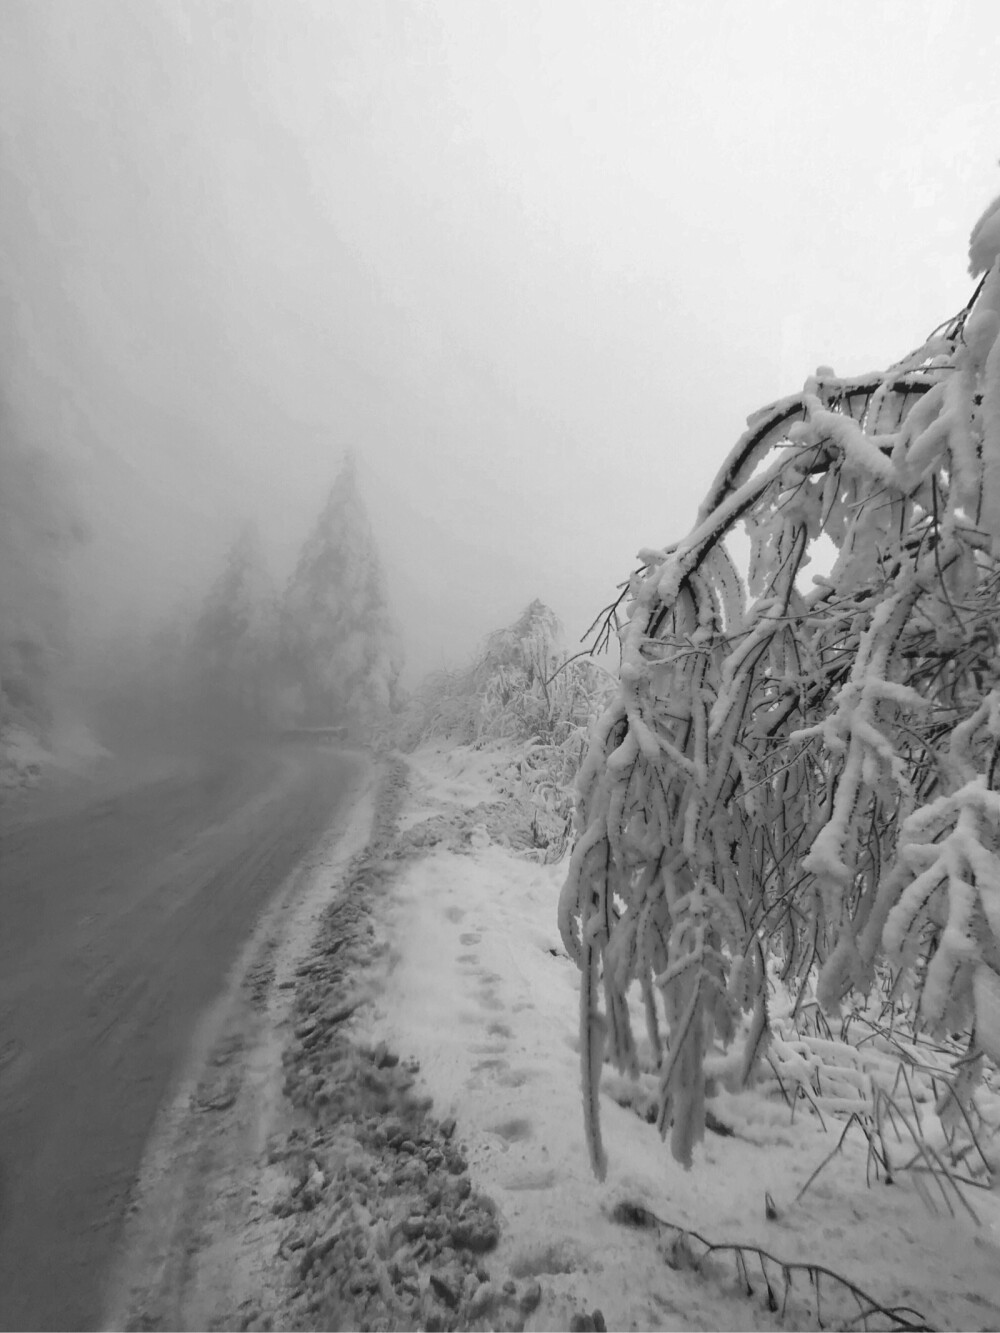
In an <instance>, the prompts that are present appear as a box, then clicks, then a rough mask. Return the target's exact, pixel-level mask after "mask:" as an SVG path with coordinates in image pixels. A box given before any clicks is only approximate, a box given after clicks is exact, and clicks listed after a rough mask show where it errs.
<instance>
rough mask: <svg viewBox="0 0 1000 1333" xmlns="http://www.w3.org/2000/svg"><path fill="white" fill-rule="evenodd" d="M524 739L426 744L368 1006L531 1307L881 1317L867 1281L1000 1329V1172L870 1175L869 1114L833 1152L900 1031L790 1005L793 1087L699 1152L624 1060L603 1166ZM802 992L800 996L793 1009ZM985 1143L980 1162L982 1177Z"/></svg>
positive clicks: (572, 981) (917, 1091)
mask: <svg viewBox="0 0 1000 1333" xmlns="http://www.w3.org/2000/svg"><path fill="white" fill-rule="evenodd" d="M509 761H510V756H509V755H505V754H504V752H503V751H502V750H497V749H495V748H494V749H484V750H478V749H475V748H470V747H464V746H459V747H449V746H447V745H444V744H440V743H439V744H435V745H427V746H424V747H422V748H420V749H419V750H417V751H415V752H414V753H413V754H411V755H410V756H408V757H407V760H406V763H407V769H408V775H409V783H408V793H407V796H406V799H405V802H404V805H403V807H402V810H401V812H400V815H399V818H398V825H397V827H398V828H399V839H398V845H397V851H396V855H397V857H398V858H400V859H401V861H402V864H401V866H400V869H399V871H398V873H397V874H396V875H395V876H394V879H393V884H392V888H391V890H390V892H388V893H387V894H386V895H384V896H383V897H382V898H381V899H380V901H379V906H378V907H377V908H376V911H375V919H376V922H377V929H378V931H379V933H380V934H382V935H383V936H384V942H385V951H384V954H383V956H382V959H381V963H380V967H381V969H382V971H383V972H384V976H382V977H381V979H380V982H379V985H378V988H377V998H376V1000H375V1002H374V1005H373V1006H370V1007H367V1008H366V1010H365V1011H364V1013H363V1015H361V1016H359V1019H358V1021H359V1022H360V1023H361V1024H362V1031H361V1032H359V1036H362V1037H363V1038H364V1040H365V1041H366V1042H367V1043H368V1044H369V1046H377V1043H378V1042H380V1041H383V1042H385V1043H387V1044H388V1045H389V1046H391V1048H392V1050H393V1051H396V1052H399V1053H400V1054H401V1055H402V1057H403V1058H404V1059H407V1060H409V1061H411V1063H412V1067H413V1068H414V1069H419V1074H418V1076H417V1087H418V1088H419V1089H423V1090H425V1091H426V1093H427V1094H428V1095H429V1096H431V1097H432V1098H433V1105H434V1112H435V1115H436V1116H437V1117H439V1118H441V1117H446V1118H448V1120H449V1121H450V1118H451V1117H453V1118H454V1120H455V1121H456V1124H457V1129H456V1131H455V1132H456V1136H457V1138H460V1139H461V1142H462V1143H463V1145H464V1151H465V1154H466V1156H467V1158H468V1163H469V1174H470V1177H471V1181H472V1188H473V1189H474V1190H475V1191H477V1192H479V1193H481V1194H482V1195H483V1196H484V1197H486V1198H488V1199H490V1200H492V1201H493V1204H494V1205H495V1210H496V1220H497V1223H498V1228H499V1240H498V1243H497V1246H496V1249H495V1251H494V1252H493V1253H492V1254H491V1255H490V1256H489V1263H490V1268H491V1269H492V1270H494V1272H495V1273H497V1274H499V1275H508V1276H509V1278H510V1279H512V1280H513V1281H514V1282H516V1283H521V1284H524V1283H526V1282H532V1283H533V1282H535V1281H537V1283H538V1286H539V1288H540V1299H539V1300H538V1303H537V1305H536V1306H535V1308H534V1309H533V1310H532V1311H530V1312H528V1313H527V1315H526V1317H525V1324H524V1326H525V1327H527V1328H529V1329H548V1328H569V1327H571V1326H575V1327H577V1328H592V1327H598V1328H599V1327H601V1326H602V1323H606V1325H607V1327H608V1328H621V1329H631V1328H636V1329H683V1328H705V1329H723V1328H780V1327H786V1328H788V1327H794V1328H806V1327H818V1326H819V1321H820V1319H822V1322H823V1325H824V1326H826V1327H859V1328H860V1327H864V1322H863V1319H862V1311H863V1310H865V1309H866V1308H867V1301H866V1299H865V1297H866V1296H867V1297H871V1298H872V1300H873V1301H874V1302H877V1303H878V1304H879V1305H881V1306H884V1307H892V1308H893V1309H894V1310H895V1311H896V1313H897V1316H898V1319H899V1322H898V1323H896V1324H894V1323H893V1321H892V1320H891V1319H889V1318H887V1317H886V1316H885V1314H884V1313H879V1312H876V1313H875V1314H874V1315H871V1317H870V1320H869V1326H870V1327H873V1328H877V1327H892V1326H906V1322H907V1321H908V1322H909V1324H910V1326H924V1325H925V1324H926V1325H927V1326H931V1327H938V1328H969V1329H972V1328H997V1327H1000V1197H998V1194H997V1192H996V1190H993V1191H990V1190H989V1189H987V1188H973V1187H968V1188H965V1189H963V1195H964V1198H965V1199H966V1201H967V1203H968V1205H969V1207H967V1206H966V1204H965V1203H963V1202H962V1200H961V1199H959V1198H957V1197H956V1193H955V1188H954V1186H953V1185H951V1184H949V1183H948V1182H947V1181H945V1182H944V1183H943V1184H942V1183H941V1178H940V1174H937V1175H935V1174H933V1173H931V1172H923V1173H921V1172H919V1171H918V1170H916V1169H910V1170H903V1169H899V1170H897V1171H895V1172H894V1175H893V1183H892V1184H891V1185H887V1184H886V1183H885V1182H884V1179H883V1178H882V1173H879V1178H878V1179H877V1180H876V1179H875V1178H874V1176H873V1178H872V1181H871V1184H870V1185H867V1184H866V1169H867V1168H870V1167H871V1164H872V1163H871V1158H870V1154H869V1146H868V1140H867V1139H866V1137H865V1135H864V1133H863V1132H862V1128H861V1125H860V1124H857V1123H854V1124H852V1125H851V1126H850V1128H849V1129H848V1131H847V1133H846V1135H845V1137H844V1140H843V1146H842V1149H841V1151H840V1152H839V1153H836V1154H835V1155H833V1156H832V1158H830V1160H829V1161H828V1162H827V1164H826V1165H825V1166H822V1164H823V1163H824V1161H825V1160H826V1159H827V1158H828V1157H830V1154H831V1153H833V1151H834V1149H835V1148H836V1146H837V1143H838V1140H839V1139H840V1137H841V1135H842V1133H843V1132H844V1128H845V1125H847V1123H848V1118H849V1114H850V1111H851V1109H852V1108H853V1106H854V1105H855V1104H856V1105H857V1107H858V1109H859V1110H863V1109H864V1108H865V1106H866V1105H867V1104H866V1103H865V1102H864V1100H863V1098H864V1094H865V1089H866V1087H867V1088H868V1089H869V1091H870V1090H871V1087H872V1085H871V1084H870V1082H868V1081H867V1073H866V1069H868V1068H869V1067H870V1066H874V1067H876V1073H877V1074H878V1073H879V1071H880V1070H883V1069H884V1067H886V1066H888V1065H889V1064H891V1062H890V1061H889V1060H888V1056H887V1054H886V1053H885V1052H884V1051H883V1053H882V1054H878V1053H877V1052H875V1053H874V1054H871V1055H870V1058H867V1061H866V1059H865V1058H863V1057H862V1056H860V1055H859V1054H858V1053H857V1052H856V1051H855V1050H854V1048H853V1047H852V1046H847V1045H845V1044H843V1043H840V1042H838V1041H837V1040H836V1039H835V1038H834V1039H833V1040H832V1041H831V1040H829V1039H826V1038H823V1037H821V1036H820V1037H815V1038H814V1039H813V1040H811V1041H809V1040H800V1039H799V1038H798V1037H797V1036H796V1034H795V1033H793V1032H792V1031H791V1029H790V1028H787V1027H786V1028H785V1029H784V1040H783V1041H781V1042H779V1043H778V1044H777V1046H776V1058H775V1062H774V1069H775V1071H776V1072H777V1074H778V1075H782V1077H783V1079H784V1083H785V1092H784V1094H783V1093H782V1092H781V1090H780V1088H779V1087H778V1080H777V1077H769V1078H768V1080H767V1081H764V1082H762V1083H761V1085H760V1086H759V1087H758V1088H756V1089H752V1090H749V1091H745V1092H742V1093H739V1094H733V1093H727V1092H724V1091H721V1089H720V1090H717V1093H716V1095H715V1096H714V1097H713V1098H711V1101H710V1107H709V1110H710V1114H709V1117H708V1119H709V1124H710V1126H713V1127H714V1128H713V1129H710V1131H709V1132H708V1133H707V1134H706V1137H705V1140H704V1142H703V1143H702V1144H701V1146H700V1147H699V1149H698V1150H697V1151H696V1154H695V1164H694V1168H693V1170H691V1171H689V1172H686V1171H684V1169H683V1168H682V1167H681V1166H679V1165H678V1164H677V1163H676V1162H674V1161H673V1160H672V1158H671V1156H670V1154H669V1152H668V1150H667V1148H666V1146H665V1145H664V1144H663V1143H662V1142H661V1140H660V1138H659V1135H658V1133H657V1131H656V1128H655V1127H654V1126H653V1125H651V1124H649V1123H647V1121H646V1119H645V1109H646V1108H645V1103H644V1098H643V1092H642V1083H643V1081H644V1080H640V1083H639V1085H638V1086H635V1085H632V1084H631V1083H630V1082H629V1081H628V1080H623V1079H621V1078H620V1077H618V1076H617V1075H615V1074H614V1073H613V1071H611V1070H610V1069H606V1071H605V1076H604V1080H603V1085H602V1087H603V1095H602V1103H603V1105H602V1113H603V1117H604V1123H605V1136H606V1143H607V1145H608V1152H609V1158H610V1165H609V1169H608V1174H607V1179H606V1181H605V1182H604V1183H603V1184H600V1183H598V1182H597V1181H596V1180H595V1179H594V1177H593V1176H592V1174H591V1171H590V1166H589V1162H588V1156H587V1150H586V1146H585V1142H584V1135H583V1128H582V1115H581V1103H580V1088H579V1062H578V1038H577V1032H578V1025H579V998H578V973H577V970H576V968H575V966H574V965H573V964H572V963H571V962H570V960H569V959H568V958H567V957H566V955H565V952H564V950H563V948H562V945H561V942H560V939H559V934H558V930H557V928H556V901H557V897H558V893H559V888H560V886H561V883H562V880H563V878H564V875H565V862H561V863H558V864H554V865H553V864H544V863H543V861H542V857H541V854H540V853H539V852H532V851H531V849H530V848H526V847H525V841H526V840H525V838H524V831H523V829H521V828H520V822H521V820H522V814H521V813H519V812H518V810H517V808H516V806H515V805H513V804H511V803H510V801H509V798H508V797H507V796H505V788H504V781H503V774H504V772H506V771H508V770H509ZM780 1013H781V1005H780V996H778V997H776V1000H775V1014H776V1015H777V1017H778V1020H779V1021H778V1024H777V1026H778V1027H779V1030H780V1029H781V1023H780ZM882 1044H883V1046H884V1045H885V1043H882ZM873 1045H874V1043H873ZM859 1049H860V1048H859ZM859 1070H860V1071H861V1072H860V1073H859ZM831 1071H832V1072H831ZM845 1071H846V1072H845ZM810 1074H812V1075H813V1083H812V1085H810V1084H809V1082H808V1080H809V1077H810ZM817 1074H818V1075H819V1076H820V1079H821V1081H820V1083H819V1084H818V1085H817V1083H816V1076H817ZM653 1077H654V1074H653V1071H649V1072H648V1074H647V1075H646V1078H645V1081H646V1082H647V1084H648V1085H650V1086H651V1084H650V1083H649V1081H650V1080H651V1079H653ZM798 1077H800V1078H802V1080H803V1082H804V1085H805V1087H806V1089H807V1092H808V1090H809V1087H810V1086H812V1087H816V1086H819V1087H820V1089H821V1093H820V1094H817V1095H816V1096H815V1097H813V1096H812V1094H810V1096H809V1097H803V1098H799V1099H798V1100H797V1101H796V1102H795V1103H794V1104H795V1114H794V1117H793V1115H792V1113H791V1110H790V1108H789V1102H792V1101H793V1099H794V1088H795V1080H796V1078H798ZM824 1077H825V1079H826V1083H825V1084H824V1083H823V1082H822V1078H824ZM878 1081H879V1080H878V1079H877V1082H878ZM910 1084H911V1090H912V1091H913V1092H914V1096H913V1098H912V1099H911V1098H910V1095H909V1091H907V1089H906V1087H905V1085H904V1084H902V1083H899V1084H897V1085H895V1087H894V1105H896V1106H897V1107H899V1108H900V1109H901V1110H902V1109H903V1108H905V1112H906V1115H907V1117H908V1119H909V1121H910V1123H911V1124H913V1125H914V1126H915V1127H916V1129H917V1133H918V1134H919V1135H920V1141H921V1143H926V1144H929V1145H930V1148H927V1149H925V1150H924V1153H923V1156H922V1157H921V1158H920V1162H922V1163H924V1164H932V1162H933V1160H934V1159H933V1156H932V1153H931V1149H932V1148H933V1147H934V1145H935V1144H937V1145H938V1147H939V1148H943V1136H942V1135H941V1134H940V1126H939V1124H938V1123H937V1119H936V1116H934V1114H933V1109H932V1106H933V1104H932V1100H931V1099H930V1098H929V1096H928V1093H927V1091H926V1088H925V1087H924V1086H923V1085H922V1084H920V1082H919V1080H918V1079H916V1078H911V1079H910ZM886 1086H888V1087H893V1086H894V1085H892V1084H891V1082H890V1083H887V1085H886ZM852 1096H853V1097H856V1099H857V1100H856V1102H853V1101H852V1100H851V1098H852ZM810 1100H812V1101H814V1102H815V1103H816V1105H817V1106H818V1111H817V1109H815V1107H813V1106H811V1105H810ZM824 1107H825V1108H826V1109H825V1110H824ZM838 1108H839V1110H838ZM981 1109H982V1111H983V1115H984V1124H983V1125H982V1126H980V1132H979V1136H978V1141H979V1143H980V1145H981V1146H982V1147H983V1149H984V1151H985V1152H986V1154H987V1157H989V1155H990V1148H989V1147H988V1146H987V1145H988V1144H989V1143H990V1142H991V1141H992V1145H993V1151H994V1152H995V1151H996V1139H995V1138H994V1139H992V1140H990V1135H989V1126H990V1124H991V1123H992V1125H993V1126H996V1125H997V1123H998V1121H1000V1098H996V1097H992V1096H990V1095H989V1093H988V1092H986V1093H984V1094H983V1101H982V1105H981ZM918 1115H919V1117H920V1120H919V1122H918V1121H917V1120H916V1117H917V1116H918ZM892 1124H894V1125H895V1127H896V1130H897V1134H896V1137H895V1138H893V1136H892V1134H891V1133H890V1126H889V1122H886V1126H885V1129H886V1133H887V1134H889V1137H890V1140H891V1142H890V1144H889V1150H890V1155H891V1156H892V1157H893V1161H894V1162H895V1163H898V1164H899V1166H900V1167H903V1166H905V1165H906V1164H907V1163H908V1162H909V1161H910V1160H911V1159H912V1158H913V1157H914V1156H918V1155H919V1149H918V1147H917V1144H916V1140H915V1139H914V1138H913V1137H912V1136H908V1131H907V1129H906V1127H905V1125H904V1124H903V1123H901V1120H900V1118H899V1117H897V1118H895V1119H894V1120H893V1122H892ZM971 1156H972V1155H971V1154H970V1155H969V1156H968V1157H967V1158H966V1166H967V1167H968V1170H967V1172H966V1174H968V1175H970V1177H971V1178H977V1177H976V1173H975V1172H974V1170H973V1169H972V1166H971V1165H969V1163H970V1162H971ZM918 1164H919V1163H918ZM994 1164H995V1163H994ZM821 1166H822V1169H821V1170H820V1171H819V1173H818V1175H816V1176H815V1179H813V1180H812V1183H811V1184H809V1185H808V1188H806V1189H805V1191H804V1193H802V1195H801V1198H800V1197H799V1195H800V1192H802V1191H803V1187H805V1186H806V1185H807V1182H809V1181H810V1177H812V1176H813V1175H814V1173H815V1172H816V1171H817V1168H820V1167H821ZM958 1174H961V1171H958ZM996 1175H997V1173H996V1171H994V1172H993V1178H994V1179H995V1178H996ZM978 1179H979V1181H980V1183H983V1182H988V1180H989V1173H988V1172H986V1171H984V1170H981V1171H980V1173H979V1175H978ZM970 1208H971V1209H972V1210H974V1212H975V1215H976V1217H977V1218H978V1224H977V1222H976V1221H974V1220H973V1217H972V1215H971V1213H970ZM704 1242H709V1243H712V1244H715V1245H719V1246H723V1247H758V1248H759V1249H760V1250H762V1251H764V1252H766V1254H767V1255H769V1256H772V1257H773V1258H772V1259H771V1260H766V1261H765V1262H764V1264H763V1265H762V1263H761V1260H760V1256H759V1255H758V1253H757V1252H756V1250H755V1249H754V1248H749V1249H747V1248H742V1249H740V1248H723V1249H720V1250H718V1251H717V1252H713V1253H708V1252H707V1250H706V1245H705V1244H704ZM785 1265H787V1266H788V1267H784V1266H785ZM798 1265H801V1267H798ZM817 1269H819V1270H828V1271H820V1272H819V1291H818V1295H819V1301H820V1308H819V1310H817V1290H816V1281H815V1279H816V1272H817ZM838 1277H839V1278H843V1279H846V1280H847V1281H849V1282H850V1283H851V1284H853V1287H854V1288H855V1289H857V1291H858V1292H859V1293H861V1295H860V1297H859V1296H858V1295H856V1294H854V1293H852V1292H851V1291H850V1290H849V1289H848V1288H847V1287H846V1286H845V1285H844V1284H843V1283H841V1282H839V1281H838V1280H837V1279H838ZM789 1279H790V1285H789ZM769 1306H771V1307H775V1308H769ZM904 1307H905V1309H904ZM447 1313H448V1312H447V1309H446V1308H445V1307H442V1315H443V1316H445V1317H446V1316H447ZM476 1326H477V1327H478V1326H480V1325H479V1324H477V1325H476ZM482 1326H484V1327H488V1326H490V1321H489V1318H488V1317H487V1318H486V1321H485V1322H484V1323H483V1324H482Z"/></svg>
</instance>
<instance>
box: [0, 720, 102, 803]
mask: <svg viewBox="0 0 1000 1333" xmlns="http://www.w3.org/2000/svg"><path fill="white" fill-rule="evenodd" d="M106 758H108V751H107V750H106V749H105V748H104V746H103V745H101V744H100V743H99V742H98V741H97V740H96V739H95V738H94V736H93V735H92V733H91V732H90V731H89V730H88V728H87V727H85V726H84V725H83V724H82V723H76V722H65V723H62V724H60V725H59V726H58V727H57V728H56V730H55V732H54V734H53V736H52V737H51V740H50V742H49V744H48V745H47V746H46V745H44V744H43V743H42V742H41V741H40V740H39V739H38V738H37V737H36V736H34V735H32V733H31V732H30V731H28V730H27V729H26V728H24V727H22V726H18V725H11V726H9V727H7V728H5V729H4V731H3V733H2V735H0V792H2V791H4V790H7V791H10V790H12V789H15V788H18V787H31V786H34V785H35V784H36V783H37V782H38V781H39V780H40V779H41V777H42V776H43V775H44V774H46V773H57V774H59V773H78V772H83V771H84V770H86V769H87V768H89V767H90V766H91V765H93V764H95V763H97V762H98V761H99V760H101V759H106Z"/></svg>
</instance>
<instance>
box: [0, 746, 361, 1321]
mask: <svg viewBox="0 0 1000 1333" xmlns="http://www.w3.org/2000/svg"><path fill="white" fill-rule="evenodd" d="M362 767H363V765H362V764H361V761H360V760H359V759H358V758H357V757H352V756H349V755H344V754H340V753H338V752H337V751H335V750H332V749H330V748H328V747H315V746H276V747H274V748H273V749H256V750H246V749H244V750H242V751H239V752H235V753H233V752H231V753H227V754H219V755H215V756H211V757H203V758H199V759H196V760H189V761H186V762H184V763H178V762H174V763H172V764H169V765H164V764H160V765H158V766H154V765H153V764H147V765H144V766H142V767H141V768H136V767H135V766H133V768H132V769H131V770H130V771H129V772H127V773H126V772H124V771H118V772H117V773H113V774H112V775H110V777H109V776H107V775H106V776H105V778H104V779H102V781H101V782H99V783H96V782H95V783H90V784H88V785H83V784H80V785H78V786H77V787H76V788H75V789H70V790H63V791H61V792H58V793H54V792H50V793H44V792H36V793H32V794H30V795H29V796H27V797H21V798H18V799H16V800H14V801H10V802H8V803H7V804H6V805H5V806H0V1327H2V1328H4V1329H11V1328H89V1327H93V1326H94V1325H95V1324H96V1323H97V1322H98V1321H99V1320H100V1317H101V1302H102V1295H103V1286H104V1282H105V1279H106V1275H107V1272H108V1268H109V1265H110V1263H111V1261H112V1256H113V1253H114V1249H115V1245H116V1243H117V1240H118V1237H119V1234H120V1231H121V1225H122V1220H123V1217H124V1215H125V1212H126V1209H127V1207H128V1203H129V1192H130V1189H131V1187H132V1183H133V1180H134V1177H135V1174H136V1171H137V1169H138V1166H139V1163H140V1160H141V1156H142V1152H143V1147H144V1144H145V1142H146V1138H147V1136H148V1134H149V1131H150V1128H151V1126H152V1124H153V1121H154V1118H155V1116H156V1112H157V1110H158V1108H159V1106H160V1105H161V1103H162V1102H163V1099H164V1097H165V1096H166V1095H167V1093H168V1092H169V1090H170V1086H171V1083H172V1081H173V1079H174V1078H175V1076H176V1075H177V1073H178V1071H179V1069H180V1067H181V1062H182V1060H183V1057H184V1055H185V1052H186V1050H187V1047H188V1045H189V1043H190V1041H191V1039H192V1034H193V1032H194V1030H195V1026H196V1024H197V1021H198V1019H199V1016H200V1015H201V1014H202V1012H203V1011H204V1010H205V1008H206V1006H207V1005H208V1004H209V1003H210V1002H211V1001H212V1000H213V998H214V997H215V995H216V994H217V993H218V992H219V990H220V988H221V986H222V984H223V981H224V979H225V975H226V971H227V968H228V967H229V965H230V963H231V962H232V961H233V959H234V958H235V957H236V955H237V952H238V950H239V947H240V945H241V943H242V941H243V940H244V939H245V938H246V937H247V935H248V934H249V932H250V930H251V928H252V927H253V925H254V923H255V921H256V919H257V918H258V916H259V915H260V912H261V911H262V909H263V908H264V907H265V905H266V904H267V902H268V900H269V898H271V896H272V895H273V893H274V891H275V890H276V889H277V888H278V887H279V886H280V885H281V884H282V883H284V882H286V881H287V880H288V877H289V876H290V874H291V873H292V872H293V871H294V870H295V869H296V867H297V866H298V865H299V864H300V863H301V862H302V861H303V859H304V858H305V857H306V856H307V854H308V852H309V851H310V849H311V848H312V847H313V846H314V844H315V843H316V841H317V839H318V838H319V836H320V835H321V833H322V832H323V831H324V829H325V828H327V827H328V826H329V824H330V823H331V820H332V819H333V817H334V814H335V812H336V810H337V809H338V807H339V806H340V805H341V804H342V803H343V801H344V798H345V797H346V796H347V795H348V794H349V793H350V792H351V791H352V790H353V787H354V786H355V784H356V782H357V779H358V776H359V773H360V771H361V769H362Z"/></svg>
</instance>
